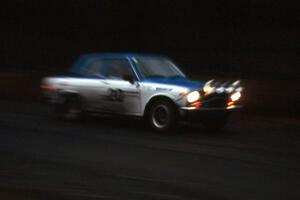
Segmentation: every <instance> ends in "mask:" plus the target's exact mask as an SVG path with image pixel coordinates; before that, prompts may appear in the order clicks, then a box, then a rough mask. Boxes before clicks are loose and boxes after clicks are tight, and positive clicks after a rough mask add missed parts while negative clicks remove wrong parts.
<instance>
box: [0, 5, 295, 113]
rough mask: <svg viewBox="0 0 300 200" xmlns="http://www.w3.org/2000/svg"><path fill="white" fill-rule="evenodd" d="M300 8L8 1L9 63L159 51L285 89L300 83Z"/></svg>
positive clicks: (37, 68) (14, 66)
mask: <svg viewBox="0 0 300 200" xmlns="http://www.w3.org/2000/svg"><path fill="white" fill-rule="evenodd" d="M299 8H300V7H298V6H296V5H295V4H292V3H289V2H287V1H199V2H198V1H172V0H164V1H154V0H152V1H111V0H102V1H99V0H97V1H96V0H87V1H85V0H68V1H67V0H64V1H50V0H47V1H45V0H44V1H25V0H19V1H5V2H1V8H0V9H1V11H0V13H1V32H0V38H1V40H0V41H1V44H0V48H1V54H0V55H1V69H2V71H3V73H4V72H7V71H17V72H18V73H19V74H22V73H23V74H24V73H29V74H31V75H30V76H33V73H37V72H42V73H44V74H45V75H47V72H48V71H49V72H51V71H52V72H59V71H62V70H65V69H66V68H68V67H69V66H70V64H71V63H72V62H74V60H75V59H76V58H77V57H78V56H79V55H81V54H84V53H89V52H123V51H126V52H152V53H162V54H166V55H168V56H169V57H171V58H173V59H174V60H175V61H176V62H177V63H178V64H179V65H180V66H181V67H182V68H183V70H184V71H185V72H187V73H188V74H189V75H195V74H196V76H195V77H198V75H204V74H205V75H208V76H209V77H218V76H225V77H234V78H242V79H246V80H263V81H264V80H270V81H273V82H268V83H269V85H267V84H266V83H255V84H256V85H255V84H252V83H251V84H249V87H248V88H249V93H248V94H250V93H251V92H252V91H255V92H256V91H257V89H258V87H260V86H261V85H264V86H265V89H266V90H267V91H268V92H269V93H273V92H274V93H276V94H277V93H278V91H280V92H281V91H282V90H285V89H287V87H290V86H291V85H294V84H295V81H296V84H297V83H298V82H299V77H300V69H299V64H300V59H299V56H298V49H299V47H300V37H299V33H300V27H299V21H300V14H299V11H300V9H299ZM44 74H43V75H44ZM43 75H40V76H43ZM37 76H38V75H37ZM40 76H38V77H39V78H40ZM36 80H37V82H39V80H40V79H36ZM274 81H275V82H274ZM278 81H281V82H278ZM285 81H292V82H285ZM15 82H17V81H15ZM270 88H271V89H272V90H270ZM261 91H263V90H261ZM296 92H297V93H295V91H294V90H293V91H288V92H287V93H288V94H293V95H294V94H299V91H297V90H296ZM262 93H263V94H261V95H265V92H262ZM254 95H255V94H252V96H254ZM266 96H269V95H266ZM298 96H300V95H298ZM251 98H252V97H251ZM275 98H281V97H278V96H276V97H274V99H275ZM290 99H292V97H290ZM266 101H268V100H266ZM295 102H296V101H295V100H294V99H292V105H293V106H294V104H296V103H295ZM280 103H281V102H278V104H280ZM287 104H289V105H291V102H287ZM274 106H278V105H274ZM279 106H280V105H279ZM271 109H272V108H271ZM290 110H294V107H292V108H290Z"/></svg>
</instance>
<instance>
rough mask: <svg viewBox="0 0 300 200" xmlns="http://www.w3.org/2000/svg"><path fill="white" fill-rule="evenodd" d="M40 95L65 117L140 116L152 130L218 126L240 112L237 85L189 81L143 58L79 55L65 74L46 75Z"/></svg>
mask: <svg viewBox="0 0 300 200" xmlns="http://www.w3.org/2000/svg"><path fill="white" fill-rule="evenodd" d="M41 88H42V91H43V94H44V97H46V98H47V99H48V101H49V102H51V103H53V104H54V105H55V107H56V109H55V110H56V112H57V114H58V115H59V116H60V117H62V118H65V119H68V120H72V119H79V118H80V117H82V116H83V115H85V114H87V113H90V112H97V113H106V114H118V115H128V116H137V117H142V118H144V119H145V120H147V122H148V123H149V125H150V126H151V127H152V128H153V129H154V130H157V131H165V130H168V129H170V128H172V127H175V125H176V122H177V121H178V120H185V119H187V120H192V121H194V122H198V123H202V124H203V125H204V126H205V127H206V128H208V129H218V128H222V127H223V126H224V125H225V123H226V121H227V117H228V113H229V111H231V110H235V109H237V108H240V107H241V105H239V99H240V97H241V92H242V90H243V88H242V87H241V86H240V83H239V81H232V82H218V81H214V80H211V81H202V82H201V81H200V82H195V81H192V80H190V79H188V78H187V77H186V76H185V75H184V73H183V72H182V71H181V70H180V69H179V68H178V67H177V66H176V65H175V64H174V63H173V62H172V61H170V60H169V59H168V58H166V57H163V56H159V55H148V54H147V55H145V54H125V53H124V54H116V53H113V54H106V53H105V54H104V53H100V54H99V53H95V54H88V55H83V56H81V57H80V58H79V59H78V60H77V61H76V62H75V64H74V65H73V66H72V67H71V69H70V73H69V75H67V76H56V77H46V78H44V79H43V80H42V83H41Z"/></svg>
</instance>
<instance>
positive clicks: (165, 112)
mask: <svg viewBox="0 0 300 200" xmlns="http://www.w3.org/2000/svg"><path fill="white" fill-rule="evenodd" d="M168 122H169V109H168V107H167V106H165V105H158V106H156V107H155V108H154V109H153V113H152V123H153V124H154V126H155V127H157V128H164V127H166V126H167V125H168Z"/></svg>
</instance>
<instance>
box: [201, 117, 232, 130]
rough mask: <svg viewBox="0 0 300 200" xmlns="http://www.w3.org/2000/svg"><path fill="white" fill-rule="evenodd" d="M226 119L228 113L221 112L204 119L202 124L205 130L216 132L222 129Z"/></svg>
mask: <svg viewBox="0 0 300 200" xmlns="http://www.w3.org/2000/svg"><path fill="white" fill-rule="evenodd" d="M227 121H228V114H227V113H222V114H219V115H216V116H214V117H209V118H207V119H205V120H204V121H203V122H202V124H203V126H204V128H205V130H207V131H209V132H216V131H218V130H220V129H223V128H224V127H225V125H226V124H227Z"/></svg>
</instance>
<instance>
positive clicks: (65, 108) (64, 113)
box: [56, 95, 84, 121]
mask: <svg viewBox="0 0 300 200" xmlns="http://www.w3.org/2000/svg"><path fill="white" fill-rule="evenodd" d="M56 112H57V115H58V117H59V118H61V119H63V120H66V121H77V120H80V119H82V118H83V114H84V112H83V104H82V101H81V99H80V97H79V96H77V95H70V96H67V97H65V98H64V101H63V102H62V103H61V104H60V105H57V109H56Z"/></svg>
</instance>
